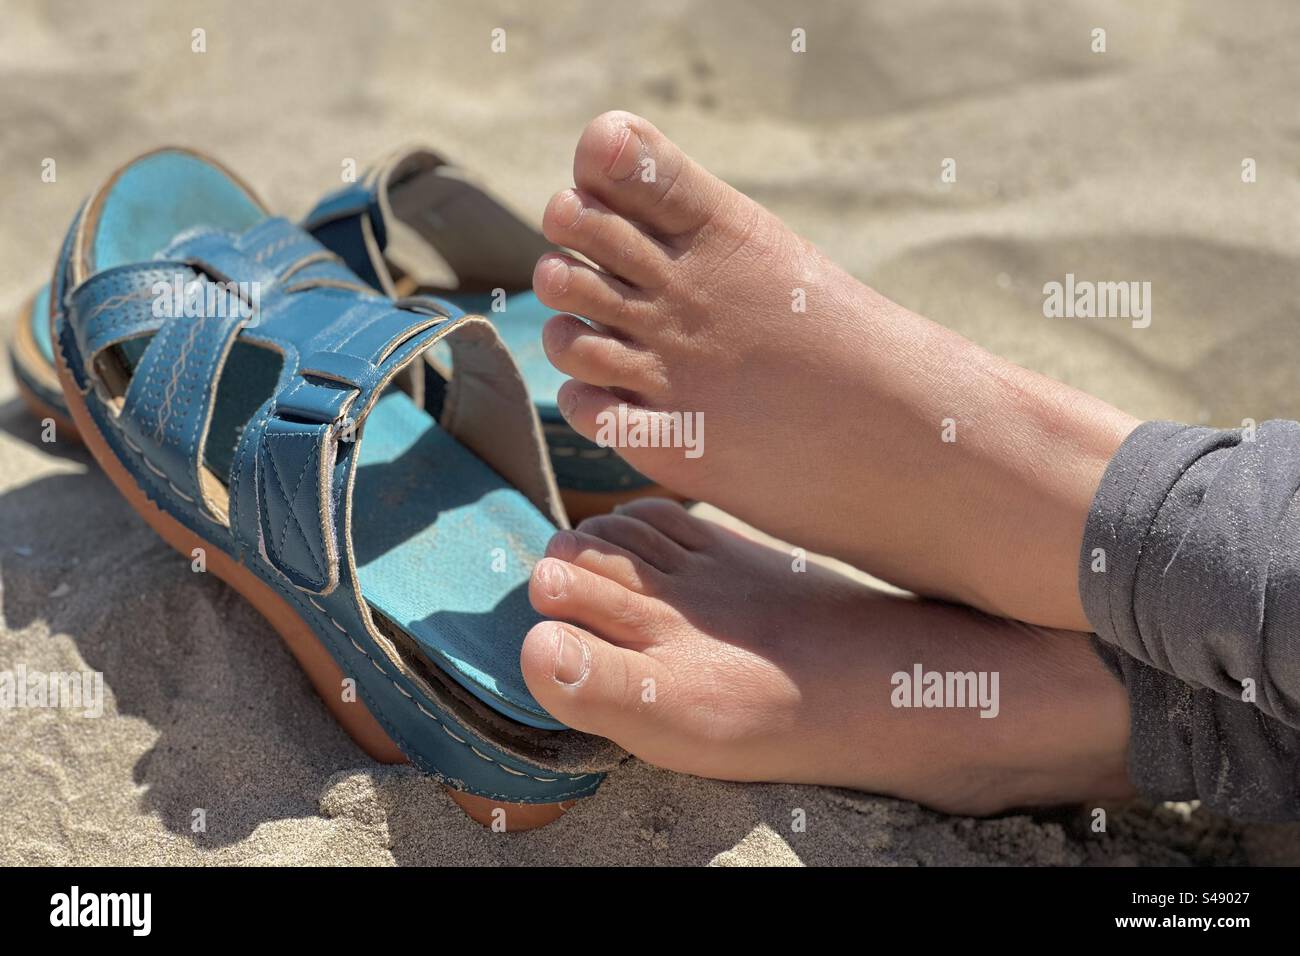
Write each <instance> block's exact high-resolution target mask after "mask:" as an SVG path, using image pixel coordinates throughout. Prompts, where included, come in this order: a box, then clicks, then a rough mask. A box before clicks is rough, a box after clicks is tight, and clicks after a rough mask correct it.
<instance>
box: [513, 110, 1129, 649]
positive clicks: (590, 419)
mask: <svg viewBox="0 0 1300 956" xmlns="http://www.w3.org/2000/svg"><path fill="white" fill-rule="evenodd" d="M574 181H575V183H576V184H577V186H576V188H575V189H566V190H563V191H562V192H560V193H557V194H556V196H555V197H554V198H553V199H552V200H551V202H550V204H549V206H548V207H547V210H546V214H545V217H544V220H543V227H544V231H545V233H546V236H547V238H548V239H550V240H551V241H553V242H555V243H557V244H561V245H564V246H567V247H569V248H572V249H575V250H577V251H578V252H580V253H582V254H583V255H585V256H587V257H589V258H590V259H591V260H592V261H593V262H595V263H597V265H599V266H600V269H593V268H591V267H590V266H588V265H586V264H583V263H581V262H579V261H578V260H577V259H575V258H573V257H571V256H566V255H561V254H552V255H547V256H545V257H543V258H542V260H541V261H540V262H539V263H538V266H537V269H536V272H535V274H534V279H533V282H534V289H535V290H536V292H537V294H538V296H539V297H540V298H541V299H542V301H543V302H545V303H546V304H547V305H549V306H550V307H552V308H554V309H557V310H563V311H565V312H572V313H575V314H578V315H582V316H585V317H587V318H589V319H591V320H593V321H594V322H596V323H599V325H598V327H597V328H593V327H592V326H590V325H588V324H586V323H584V322H582V321H580V320H578V319H576V318H574V317H573V316H571V315H561V316H556V317H555V318H553V319H552V320H551V322H550V324H549V325H548V326H547V327H546V331H545V335H544V344H545V348H546V351H547V354H548V356H549V357H550V359H551V361H552V362H553V363H554V364H555V365H556V367H557V368H559V369H560V370H561V371H563V372H565V373H566V374H568V375H570V376H572V377H573V379H574V381H571V382H569V383H567V384H566V385H565V386H564V387H563V388H562V389H561V392H560V407H561V410H562V411H563V413H564V414H565V417H566V418H567V419H568V420H569V422H570V424H572V425H573V426H574V428H576V429H577V430H578V431H579V432H581V433H582V434H583V435H585V436H587V437H588V438H591V439H593V440H598V439H599V438H600V427H601V424H602V423H603V422H608V421H610V420H611V419H610V418H608V417H602V416H609V415H611V414H616V411H617V409H618V407H619V406H620V404H624V403H626V404H628V405H630V406H631V407H632V408H633V415H635V414H637V412H636V410H637V409H644V410H647V411H648V412H649V413H651V414H654V413H659V412H681V413H686V414H695V413H699V414H701V415H702V417H703V422H704V426H705V427H704V442H703V454H702V455H700V456H699V457H698V458H691V457H687V455H686V454H685V453H684V450H683V449H681V448H655V447H639V448H635V447H627V446H622V447H620V448H619V451H620V452H621V453H622V454H623V455H624V457H626V458H627V459H628V461H630V462H631V463H632V464H633V465H634V466H635V467H636V468H638V469H639V470H641V471H642V472H644V473H645V474H647V475H649V476H651V477H652V478H654V479H656V480H657V481H659V482H661V483H662V484H664V485H666V486H668V487H670V488H672V489H673V490H674V491H677V492H679V493H681V494H684V495H686V496H688V497H692V498H698V499H701V500H706V501H710V502H713V503H715V504H717V505H719V506H720V507H722V508H723V509H725V510H727V511H730V512H731V513H733V514H735V515H737V516H738V517H740V518H742V519H744V520H745V521H747V522H749V523H750V524H753V525H755V526H757V527H760V528H763V529H764V530H766V531H770V532H771V533H773V534H775V535H777V536H778V537H781V538H784V539H786V540H791V541H794V542H795V543H797V544H800V545H805V546H808V547H811V548H813V549H814V550H818V551H822V552H824V553H828V554H832V555H835V556H836V557H839V558H842V559H844V560H845V561H848V562H849V563H851V564H854V565H856V566H858V567H861V568H863V569H865V570H868V571H870V572H872V573H874V574H876V575H878V576H880V577H883V578H886V579H887V580H890V581H893V582H895V583H897V584H899V585H901V586H903V587H906V588H908V589H910V590H913V591H916V592H918V593H922V594H929V595H936V596H942V597H946V598H950V599H953V600H958V601H962V602H963V603H967V604H971V605H973V606H976V607H980V608H983V609H985V610H988V611H991V612H994V613H998V614H1002V615H1005V616H1009V617H1017V618H1020V619H1023V620H1027V621H1032V622H1034V623H1040V624H1045V625H1051V626H1059V627H1070V628H1075V629H1087V627H1088V624H1087V619H1086V618H1085V617H1084V615H1083V610H1082V607H1081V605H1080V603H1079V597H1078V591H1077V584H1076V573H1077V572H1076V567H1077V561H1078V554H1079V547H1080V543H1081V539H1082V534H1083V523H1084V518H1085V516H1086V513H1087V509H1088V505H1089V504H1090V502H1091V500H1092V496H1093V494H1094V493H1095V491H1096V488H1097V485H1098V483H1099V482H1100V478H1101V474H1102V471H1103V470H1104V468H1105V465H1106V463H1107V462H1108V461H1109V459H1110V457H1111V455H1112V454H1113V453H1114V451H1115V449H1116V448H1117V447H1118V446H1119V443H1120V442H1121V441H1122V440H1123V438H1124V436H1125V435H1127V434H1128V432H1129V431H1130V430H1131V429H1132V428H1133V427H1134V425H1135V424H1136V421H1135V420H1133V419H1131V418H1129V417H1128V416H1126V415H1123V414H1121V413H1119V412H1116V411H1115V410H1114V409H1111V408H1109V407H1108V406H1106V405H1105V404H1104V403H1102V402H1100V401H1097V400H1095V399H1092V398H1090V397H1089V396H1086V395H1083V394H1081V393H1078V392H1075V391H1074V390H1072V389H1069V388H1066V387H1065V386H1062V385H1059V384H1057V383H1055V382H1051V381H1050V380H1048V379H1045V378H1043V377H1042V376H1039V375H1035V374H1033V373H1030V372H1027V371H1025V370H1023V369H1020V368H1017V367H1016V366H1013V365H1011V364H1010V363H1007V362H1004V361H1002V360H1000V359H997V358H996V357H994V356H991V355H989V354H988V353H986V352H984V351H982V350H981V349H979V348H977V347H976V346H974V345H972V344H971V343H970V342H968V341H966V340H965V339H963V338H961V337H960V336H958V335H956V334H955V333H953V332H950V331H948V330H947V329H944V328H942V327H941V326H938V325H935V324H934V323H932V322H929V321H928V320H926V319H923V318H921V317H920V316H917V315H915V314H913V313H911V312H909V311H908V310H906V309H904V308H902V307H901V306H898V305H896V304H895V303H893V302H891V301H889V300H888V299H886V298H884V297H883V296H881V295H879V294H878V293H876V292H874V291H872V290H871V289H869V288H868V287H866V286H865V285H863V284H862V283H860V282H858V281H857V280H856V279H854V278H853V277H852V276H850V275H848V274H847V273H845V272H843V271H842V270H841V269H839V268H838V267H837V266H835V265H834V264H833V263H832V262H830V261H829V260H828V259H826V257H825V256H823V255H822V254H821V253H820V252H818V251H817V249H816V248H814V247H813V246H812V245H811V244H810V243H808V242H806V241H804V240H803V239H801V238H799V237H798V236H797V235H795V234H794V233H793V232H791V231H790V230H789V229H788V228H786V226H785V225H784V224H783V223H782V222H781V221H780V220H778V219H777V218H776V217H775V216H773V215H772V214H771V213H769V212H767V210H765V209H763V208H762V207H761V206H759V205H758V204H757V203H755V202H753V201H752V200H750V199H748V198H747V197H745V196H743V195H741V194H740V193H738V192H736V191H735V190H734V189H732V188H731V187H730V186H728V185H727V184H726V183H723V182H722V181H721V180H719V179H717V178H716V177H714V176H713V175H712V174H710V173H709V172H708V171H706V170H705V169H703V168H702V167H701V166H699V165H698V164H696V163H695V162H694V161H692V160H691V159H690V158H689V157H687V156H686V155H685V154H684V153H682V151H681V150H680V149H678V148H677V147H676V146H675V145H674V144H673V143H672V142H670V141H669V140H668V139H667V138H666V137H664V135H663V134H662V133H660V132H659V131H658V130H657V129H655V128H654V127H653V126H652V125H650V123H648V122H647V121H646V120H644V119H641V118H640V117H637V116H633V115H632V114H629V113H606V114H604V115H602V116H600V117H597V118H596V119H595V120H593V121H592V122H591V124H590V125H588V127H587V129H586V130H585V131H584V132H583V134H582V137H581V139H580V141H579V143H578V147H577V153H576V156H575V158H574ZM801 307H803V308H806V311H799V309H800V308H801ZM948 439H951V440H948Z"/></svg>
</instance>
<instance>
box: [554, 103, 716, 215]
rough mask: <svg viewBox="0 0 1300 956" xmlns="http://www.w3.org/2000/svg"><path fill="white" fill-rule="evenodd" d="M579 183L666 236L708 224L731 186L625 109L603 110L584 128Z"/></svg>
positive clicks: (577, 160)
mask: <svg viewBox="0 0 1300 956" xmlns="http://www.w3.org/2000/svg"><path fill="white" fill-rule="evenodd" d="M573 181H574V182H575V183H576V184H577V185H578V186H579V187H580V188H582V189H585V190H587V191H589V192H591V193H592V194H594V195H595V196H597V197H599V199H600V200H601V201H602V202H603V203H605V205H607V206H608V207H609V208H610V209H612V210H613V211H615V212H617V213H619V214H620V215H623V216H626V217H628V218H630V219H634V220H636V221H637V222H639V223H642V224H643V225H644V226H645V227H646V228H647V229H649V231H650V232H652V233H653V234H655V235H657V236H659V237H660V238H662V239H672V238H673V237H676V236H681V235H683V234H687V233H692V232H694V231H695V230H697V229H699V228H700V227H702V226H703V225H704V224H705V223H707V222H708V221H709V220H710V219H711V218H712V217H713V215H714V214H715V212H716V211H717V210H718V208H719V207H720V205H722V204H723V202H724V200H725V198H726V195H727V191H728V189H729V187H728V186H727V185H726V184H725V183H723V182H722V181H721V180H720V179H718V178H717V177H716V176H714V175H713V174H712V173H710V172H709V171H708V170H706V169H704V168H703V167H702V166H700V165H699V164H698V163H696V162H695V161H694V160H692V159H691V158H690V157H689V156H687V155H686V154H685V153H683V152H682V151H681V149H679V148H678V147H677V145H676V144H675V143H674V142H673V141H672V140H670V139H669V138H668V137H667V136H665V135H664V134H663V133H661V132H659V130H657V129H656V128H655V127H654V125H653V124H652V123H650V122H649V121H648V120H645V119H643V118H641V117H640V116H637V115H636V114H634V113H626V112H622V111H614V112H610V113H602V114H601V115H600V116H597V117H596V118H595V119H594V120H592V121H591V122H590V123H588V124H587V128H586V129H584V130H583V131H582V137H581V138H580V139H579V140H578V149H577V152H576V153H575V154H574V159H573Z"/></svg>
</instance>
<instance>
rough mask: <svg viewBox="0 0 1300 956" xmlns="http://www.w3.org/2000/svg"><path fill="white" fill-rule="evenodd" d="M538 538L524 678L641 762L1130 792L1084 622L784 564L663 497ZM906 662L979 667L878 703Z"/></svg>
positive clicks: (887, 781) (927, 788)
mask: <svg viewBox="0 0 1300 956" xmlns="http://www.w3.org/2000/svg"><path fill="white" fill-rule="evenodd" d="M547 554H548V557H547V558H546V559H544V560H542V561H541V562H539V563H538V565H537V567H536V569H535V571H534V574H533V577H532V581H531V582H530V588H529V593H530V597H531V599H532V602H533V605H534V607H536V608H537V609H538V611H539V612H541V613H542V614H545V615H546V616H548V617H550V618H554V619H555V621H554V622H546V623H543V624H539V625H537V626H536V627H534V628H533V629H532V631H531V632H529V634H528V638H527V640H526V641H525V643H524V649H523V668H524V676H525V678H526V679H527V682H528V687H529V689H530V690H531V691H532V692H533V694H534V696H535V697H536V698H537V700H538V701H539V702H540V703H541V704H542V705H543V706H544V707H545V708H546V709H547V710H549V711H550V712H551V713H552V714H554V715H555V716H556V717H558V718H559V719H560V720H563V721H564V722H565V723H567V724H569V725H570V726H572V727H575V728H577V729H579V730H584V731H588V732H590V733H594V734H600V735H602V736H605V737H609V738H612V739H613V740H614V741H615V742H617V743H618V744H620V745H622V746H623V747H624V748H626V749H627V750H629V751H631V752H632V753H634V754H636V755H637V756H639V757H641V758H642V759H644V760H647V761H649V762H651V763H654V764H657V765H659V766H662V767H666V768H669V769H672V770H677V771H680V772H684V773H693V774H698V775H700V776H708V777H719V778H723V779H728V780H766V781H784V782H800V783H822V784H832V785H837V786H845V787H853V788H856V789H862V790H870V791H874V792H877V793H885V794H889V795H892V796H898V797H904V798H908V799H912V800H917V801H919V802H921V803H924V804H927V805H929V806H932V807H935V808H936V809H941V810H947V811H950V812H960V813H991V812H995V811H998V810H1001V809H1005V808H1008V807H1012V806H1024V805H1028V804H1046V803H1058V802H1075V801H1081V800H1085V799H1090V798H1095V799H1107V798H1121V797H1124V796H1127V795H1128V794H1129V793H1130V787H1129V784H1128V782H1127V777H1126V774H1125V769H1124V768H1125V748H1126V744H1127V738H1128V703H1127V699H1126V697H1125V694H1124V690H1123V688H1122V687H1121V686H1120V684H1119V683H1118V682H1116V681H1115V680H1114V679H1113V678H1112V677H1111V676H1110V675H1109V674H1108V673H1107V672H1106V671H1105V669H1104V667H1103V666H1102V664H1101V662H1100V661H1099V660H1098V658H1097V657H1096V655H1095V654H1094V653H1093V651H1092V649H1091V648H1090V647H1089V646H1088V641H1087V638H1086V637H1085V636H1084V635H1081V634H1071V633H1067V632H1048V631H1044V630H1041V629H1038V628H1032V627H1029V626H1026V625H1021V624H1015V623H1012V622H1008V621H1004V620H999V619H995V618H991V617H987V616H985V615H982V614H980V613H979V612H976V611H970V610H967V609H963V608H957V607H953V606H951V605H943V604H937V603H929V602H917V601H913V600H909V599H904V598H896V597H892V596H887V595H884V594H881V593H879V592H875V591H872V590H870V589H868V588H866V587H863V586H861V585H858V584H856V583H855V582H852V581H850V580H848V579H847V578H844V577H841V576H840V575H838V574H835V573H833V572H830V571H827V570H825V569H822V568H819V567H817V566H816V565H813V564H810V565H808V566H807V570H806V571H805V572H802V573H801V572H797V571H795V570H793V565H792V561H791V559H790V558H789V557H788V556H787V555H785V554H783V553H782V552H780V551H777V550H774V549H772V548H769V547H766V546H763V545H760V544H758V543H756V542H754V541H751V540H749V539H747V538H743V537H741V536H739V535H737V534H735V533H733V532H731V531H729V530H727V529H724V528H722V527H720V526H718V525H716V524H713V523H712V522H708V521H702V520H700V519H698V518H695V517H694V516H692V515H690V514H689V513H688V512H686V511H685V510H684V509H683V508H681V507H680V506H679V505H676V504H674V503H672V502H668V501H664V500H655V499H648V500H644V501H639V502H635V503H633V504H630V505H626V506H623V507H622V508H620V509H619V511H618V512H617V513H616V514H612V515H604V516H601V517H597V518H590V519H588V520H587V521H584V522H583V523H582V524H581V525H580V526H579V528H578V529H577V530H576V531H561V532H559V533H558V534H556V536H555V537H554V539H553V540H552V541H551V544H550V547H549V548H548V550H547ZM559 621H562V622H566V623H556V622H559ZM918 665H919V666H920V667H921V668H922V669H923V670H924V671H926V672H930V671H937V672H954V673H963V674H964V673H966V672H976V675H977V677H976V682H977V685H978V681H979V678H978V674H980V673H983V674H984V678H983V680H984V683H983V685H982V686H983V687H984V689H985V690H986V692H987V693H986V695H985V697H984V701H983V704H982V705H981V704H980V703H977V702H976V700H974V699H973V698H974V697H977V696H978V695H977V694H972V699H971V700H970V701H968V702H967V703H968V706H966V707H947V708H924V707H922V708H916V707H913V708H901V707H895V706H894V705H893V703H891V701H892V700H893V699H895V698H896V697H897V695H899V694H901V693H902V691H901V690H900V689H899V682H897V681H896V680H894V677H893V675H895V674H896V673H899V672H902V673H905V674H907V675H909V677H910V676H911V675H912V674H913V673H914V668H915V667H916V666H918ZM992 674H996V675H997V683H996V685H994V684H993V683H992V682H991V681H990V680H989V678H990V677H991V675H992ZM994 690H996V693H994ZM918 693H919V691H918ZM908 699H909V700H911V699H913V698H911V697H910V696H909V697H908ZM952 702H953V700H952V698H949V703H952ZM981 709H983V710H984V711H985V712H989V713H996V716H991V717H981V716H980V712H981Z"/></svg>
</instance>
